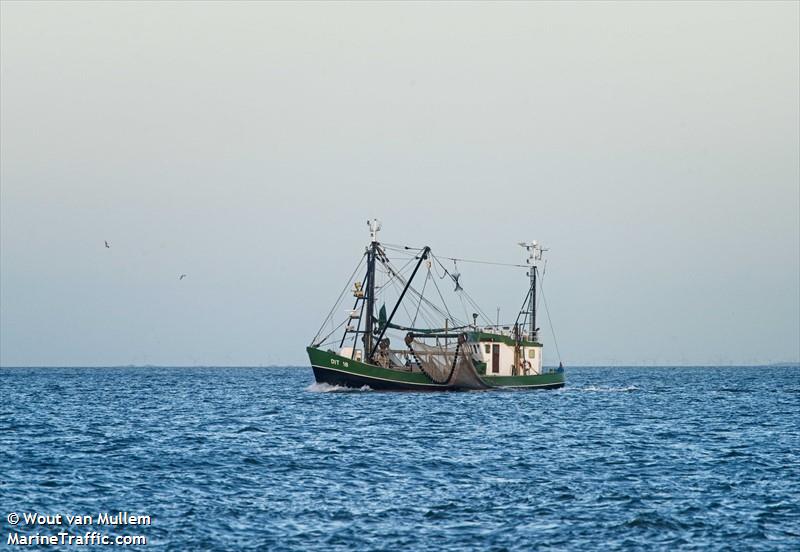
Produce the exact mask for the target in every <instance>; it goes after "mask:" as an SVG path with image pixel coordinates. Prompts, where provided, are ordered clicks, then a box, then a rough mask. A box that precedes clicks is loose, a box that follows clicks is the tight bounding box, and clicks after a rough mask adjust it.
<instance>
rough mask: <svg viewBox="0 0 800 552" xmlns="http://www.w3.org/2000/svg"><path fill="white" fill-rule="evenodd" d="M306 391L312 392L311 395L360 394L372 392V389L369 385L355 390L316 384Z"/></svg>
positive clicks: (327, 384)
mask: <svg viewBox="0 0 800 552" xmlns="http://www.w3.org/2000/svg"><path fill="white" fill-rule="evenodd" d="M306 391H310V392H311V393H359V392H361V391H372V388H371V387H370V386H369V385H362V386H361V387H359V388H355V387H345V386H343V385H331V384H329V383H317V382H314V383H312V384H311V385H309V386H308V387H306Z"/></svg>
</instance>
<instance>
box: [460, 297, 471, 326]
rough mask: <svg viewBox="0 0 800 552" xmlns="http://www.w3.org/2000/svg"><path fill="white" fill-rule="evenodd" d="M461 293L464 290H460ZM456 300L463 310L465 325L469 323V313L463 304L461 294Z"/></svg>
mask: <svg viewBox="0 0 800 552" xmlns="http://www.w3.org/2000/svg"><path fill="white" fill-rule="evenodd" d="M461 291H462V292H463V291H464V290H463V289H462V290H461ZM458 300H459V301H461V308H462V309H464V319H465V320H466V321H467V323H469V313H468V312H467V305H466V304H464V294H463V293H459V294H458Z"/></svg>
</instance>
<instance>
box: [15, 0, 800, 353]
mask: <svg viewBox="0 0 800 552" xmlns="http://www.w3.org/2000/svg"><path fill="white" fill-rule="evenodd" d="M798 6H799V4H798V3H797V2H780V3H769V2H754V3H745V2H719V3H709V4H702V3H688V2H675V3H642V4H637V3H629V2H620V3H610V4H609V3H594V2H593V3H585V4H578V3H570V4H549V3H531V4H523V3H508V4H496V3H492V4H489V3H486V4H480V3H471V4H456V3H439V4H425V3H414V4H390V3H374V4H368V3H355V4H334V3H318V4H316V3H306V4H278V3H255V2H246V3H236V4H234V3H225V4H222V3H219V4H217V3H211V2H203V3H197V4H193V3H189V2H180V3H174V4H167V3H146V4H145V3H134V2H131V3H124V4H112V3H99V2H91V3H77V4H76V3H66V2H59V3H45V2H31V3H13V2H3V3H2V7H1V8H0V22H1V23H0V25H1V26H2V28H1V29H0V30H1V34H0V41H1V42H0V71H1V82H0V108H1V110H2V112H1V113H0V115H1V117H0V119H1V121H2V122H1V123H0V125H1V126H0V157H1V158H0V165H1V168H0V247H1V251H0V364H2V365H4V366H14V365H118V364H164V365H198V364H201V365H237V364H238V365H259V364H305V363H306V362H307V358H306V356H305V346H306V345H307V344H308V342H309V341H310V340H311V338H312V337H313V335H314V333H315V332H316V330H317V327H318V326H319V324H320V323H321V322H322V319H323V318H324V317H325V315H326V314H327V312H328V310H329V309H330V307H331V304H332V303H333V301H334V300H335V298H336V296H337V294H338V293H339V290H340V289H341V286H342V285H343V284H344V281H345V280H346V278H347V276H348V275H349V274H350V272H351V270H352V268H353V266H354V265H355V262H356V260H357V258H358V256H359V255H360V254H361V252H362V251H363V247H364V245H365V244H366V243H367V241H368V233H367V228H366V225H365V220H366V219H367V218H369V217H373V216H374V217H378V218H381V219H382V220H383V223H384V230H383V232H382V233H381V238H382V239H383V240H385V241H386V242H391V243H409V244H413V245H418V244H426V243H427V244H429V245H431V246H432V247H433V249H434V251H438V252H439V253H440V254H443V255H450V256H460V257H468V258H482V259H491V260H498V261H510V262H518V261H520V260H521V259H522V251H521V249H520V248H519V247H518V246H517V245H516V242H517V241H520V240H525V239H538V240H540V241H542V242H543V243H544V244H545V245H547V246H549V247H550V251H549V252H548V258H549V264H548V269H547V281H546V286H545V289H546V294H547V300H548V303H549V305H550V310H551V314H552V315H553V322H554V325H555V329H556V332H557V335H558V341H559V345H560V348H561V352H562V355H563V357H564V362H565V364H567V365H568V366H569V365H577V364H602V363H615V364H637V363H647V364H651V363H660V364H670V363H679V364H705V363H715V364H720V363H722V364H728V363H733V364H748V363H757V362H772V361H796V360H798V358H800V220H799V217H800V214H799V213H800V154H799V153H798V152H799V150H800V139H799V138H798V135H799V134H800V130H799V128H800V113H799V105H800V74H799V71H798V67H799V66H800V43H799V41H798V26H799V25H800V12H799V8H798ZM104 240H108V241H109V242H110V244H111V248H110V249H106V248H105V247H104V244H103V241H104ZM460 269H461V272H462V273H463V276H462V283H463V284H464V285H465V287H466V288H467V289H468V290H469V291H470V292H471V295H472V296H473V297H475V298H476V299H477V300H478V301H479V302H480V303H481V304H482V305H483V306H484V310H486V311H487V312H493V311H494V309H495V307H496V306H500V307H501V309H502V311H501V312H502V313H503V314H505V315H506V316H504V318H512V319H513V318H514V314H515V312H514V311H515V310H516V309H517V308H518V306H519V304H520V303H521V300H522V297H523V296H524V293H525V286H526V278H525V276H524V272H521V273H520V272H513V271H511V272H510V271H508V270H503V269H501V270H489V269H488V268H487V267H470V266H467V265H464V266H461V267H460ZM181 273H186V274H188V277H187V278H186V279H184V280H183V281H178V275H179V274H181ZM544 337H545V340H544V342H545V351H546V352H545V362H546V363H552V362H553V361H554V355H553V348H552V339H551V338H550V335H549V330H547V329H545V332H544Z"/></svg>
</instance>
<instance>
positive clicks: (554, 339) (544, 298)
mask: <svg viewBox="0 0 800 552" xmlns="http://www.w3.org/2000/svg"><path fill="white" fill-rule="evenodd" d="M539 291H540V292H541V293H542V302H543V303H544V312H546V313H547V323H548V324H549V325H550V333H551V334H552V336H553V345H555V346H556V354H557V355H558V362H559V364H563V361H562V360H561V351H560V350H559V349H558V340H557V339H556V329H555V328H554V327H553V321H552V320H550V309H549V308H548V307H547V298H546V297H545V296H544V274H542V278H541V280H540V281H539Z"/></svg>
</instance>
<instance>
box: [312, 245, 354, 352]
mask: <svg viewBox="0 0 800 552" xmlns="http://www.w3.org/2000/svg"><path fill="white" fill-rule="evenodd" d="M366 257H367V253H366V251H365V252H364V254H363V255H361V259H360V260H359V261H358V264H357V265H356V268H355V270H353V273H352V274H351V275H350V278H349V279H348V280H347V283H346V284H345V285H344V288H343V289H342V292H341V293H340V294H339V298H338V299H336V303H334V304H333V307H332V308H331V311H330V312H329V313H328V316H326V317H325V320H323V322H322V326H320V327H319V329H318V330H317V334H316V335H315V336H314V339H313V340H312V341H311V345H312V346H314V343H315V342H316V341H317V339H318V338H319V334H321V333H322V329H323V328H324V327H325V324H327V323H328V319H329V318H330V317H331V316H333V312H334V311H335V310H336V307H338V306H339V303H340V302H341V301H342V297H344V294H345V292H346V291H347V288H349V287H350V282H351V281H352V280H353V278H354V277H355V275H356V273H357V272H358V269H359V268H361V263H363V262H364V259H365V258H366Z"/></svg>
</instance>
